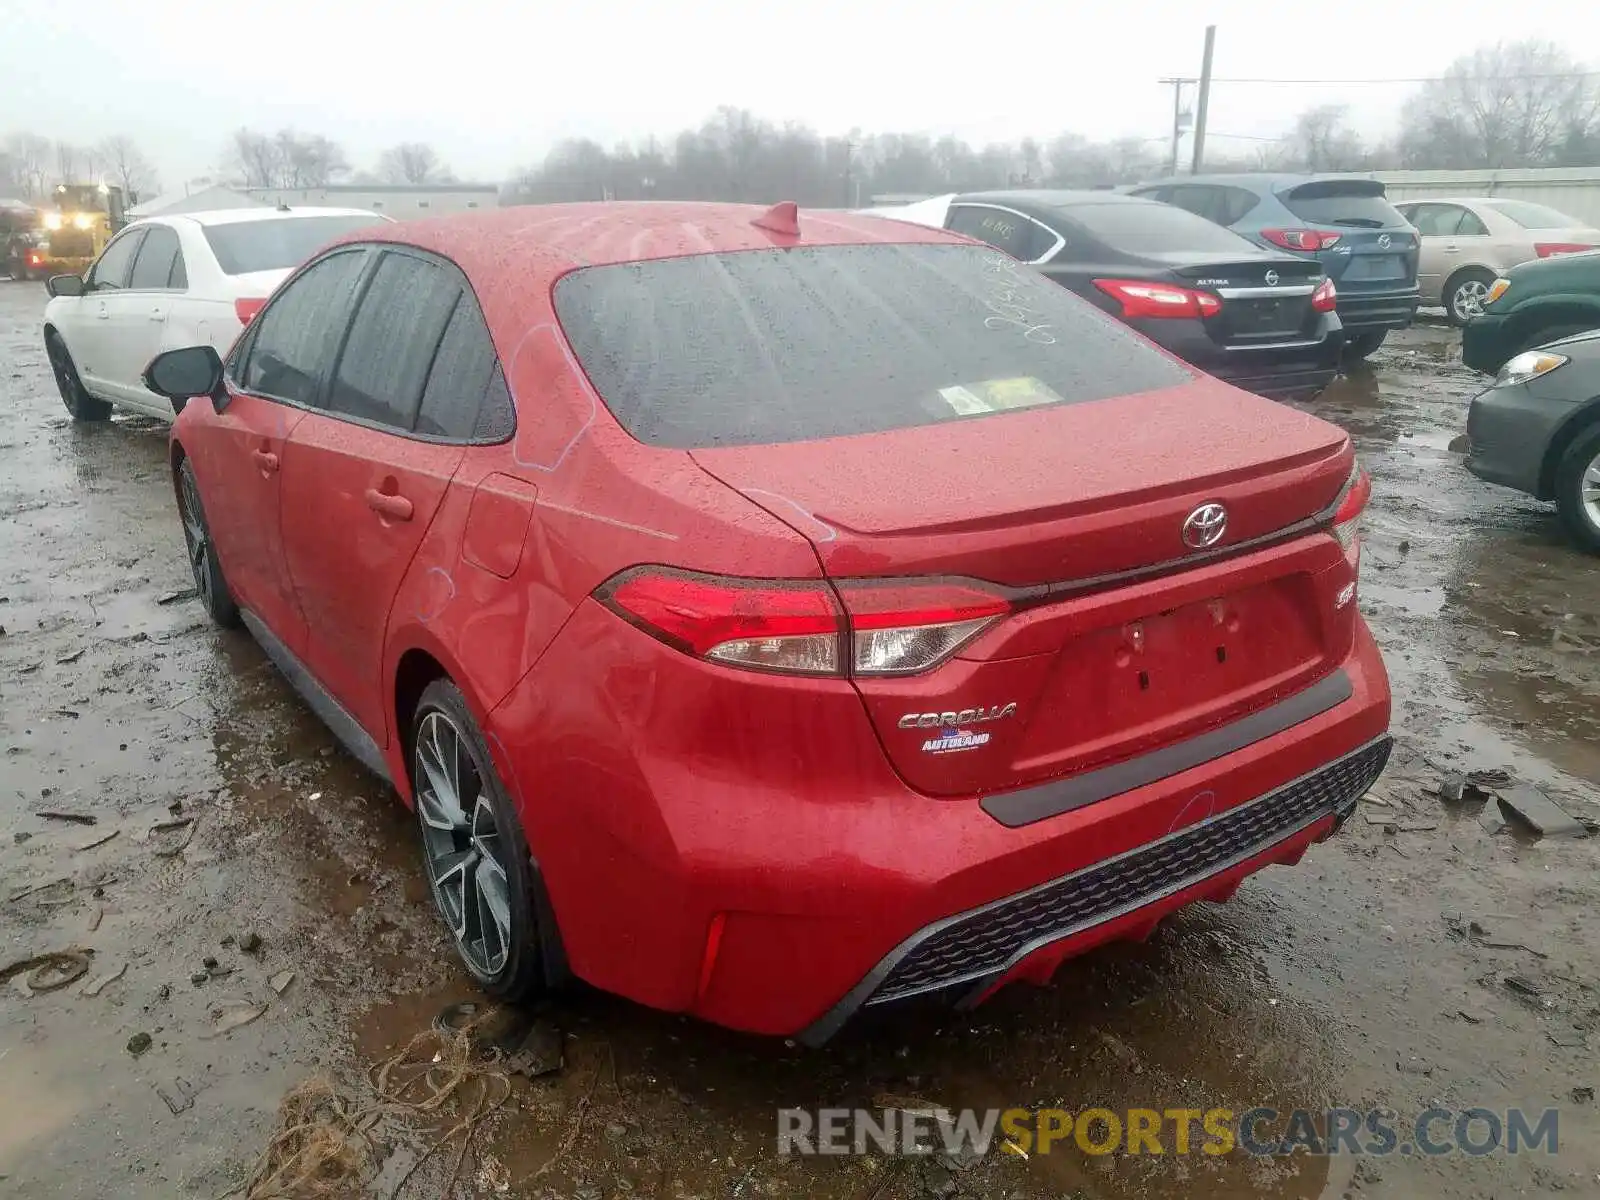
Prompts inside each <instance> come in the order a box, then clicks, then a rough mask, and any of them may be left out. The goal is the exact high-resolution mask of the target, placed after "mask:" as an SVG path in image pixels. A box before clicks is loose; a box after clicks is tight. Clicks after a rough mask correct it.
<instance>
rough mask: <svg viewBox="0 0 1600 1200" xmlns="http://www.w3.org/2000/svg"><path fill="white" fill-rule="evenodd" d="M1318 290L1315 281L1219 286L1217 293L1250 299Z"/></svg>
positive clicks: (1301, 294) (1228, 298)
mask: <svg viewBox="0 0 1600 1200" xmlns="http://www.w3.org/2000/svg"><path fill="white" fill-rule="evenodd" d="M1316 290H1317V285H1316V284H1314V283H1306V284H1299V283H1292V284H1290V285H1289V286H1288V287H1236V288H1233V287H1225V288H1218V289H1217V295H1219V296H1221V297H1222V298H1223V299H1224V300H1250V299H1259V298H1262V297H1266V296H1309V295H1311V293H1312V292H1314V291H1316Z"/></svg>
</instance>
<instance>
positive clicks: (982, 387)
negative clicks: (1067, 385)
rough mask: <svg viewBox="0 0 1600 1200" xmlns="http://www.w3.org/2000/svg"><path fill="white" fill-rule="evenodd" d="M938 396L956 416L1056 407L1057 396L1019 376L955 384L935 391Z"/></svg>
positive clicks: (1038, 384) (1026, 376)
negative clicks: (1015, 409) (1047, 405)
mask: <svg viewBox="0 0 1600 1200" xmlns="http://www.w3.org/2000/svg"><path fill="white" fill-rule="evenodd" d="M939 395H940V396H941V397H942V398H943V400H944V402H945V403H946V404H948V405H949V406H950V407H951V408H952V409H953V410H954V411H955V413H956V415H957V416H962V417H971V416H976V415H977V414H979V413H991V412H1002V411H1004V410H1006V409H1010V408H1036V407H1037V406H1039V405H1041V404H1059V403H1060V402H1061V397H1060V396H1059V395H1057V394H1056V393H1055V392H1053V391H1051V390H1050V388H1049V387H1048V386H1047V385H1046V384H1045V383H1044V382H1043V381H1042V380H1039V379H1035V378H1034V377H1033V376H1031V375H1019V376H1016V377H1015V378H1011V379H986V380H984V381H983V382H981V383H964V384H963V383H958V384H953V385H951V386H950V387H943V388H940V389H939Z"/></svg>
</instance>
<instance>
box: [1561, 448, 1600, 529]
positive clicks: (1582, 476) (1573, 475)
mask: <svg viewBox="0 0 1600 1200" xmlns="http://www.w3.org/2000/svg"><path fill="white" fill-rule="evenodd" d="M1556 510H1557V511H1558V512H1559V513H1560V514H1561V520H1562V523H1563V524H1565V525H1566V527H1567V532H1569V533H1570V534H1571V535H1572V539H1573V541H1575V542H1577V543H1578V545H1579V546H1580V547H1582V548H1583V549H1584V550H1587V551H1588V552H1589V553H1590V554H1600V421H1595V422H1591V423H1590V425H1589V427H1588V428H1587V429H1585V430H1583V431H1582V432H1581V433H1579V434H1578V437H1577V440H1576V441H1574V442H1573V443H1572V445H1570V446H1568V447H1567V452H1566V453H1565V454H1563V455H1562V456H1561V465H1560V466H1558V467H1557V468H1556Z"/></svg>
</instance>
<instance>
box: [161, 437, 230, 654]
mask: <svg viewBox="0 0 1600 1200" xmlns="http://www.w3.org/2000/svg"><path fill="white" fill-rule="evenodd" d="M176 483H177V488H178V516H179V518H180V519H181V520H182V521H183V542H184V546H185V547H186V548H187V550H188V553H189V571H190V573H191V574H192V575H193V576H194V586H195V590H196V591H198V592H199V593H200V602H201V603H202V604H204V605H205V609H206V614H207V615H208V616H209V617H210V618H211V619H212V620H213V621H215V622H216V623H217V624H218V625H220V626H222V628H224V629H237V628H238V627H239V606H238V605H237V604H236V603H234V599H233V593H232V592H231V591H229V590H228V581H227V580H226V579H225V578H224V577H223V574H222V563H221V562H220V561H219V560H218V559H217V547H216V543H215V542H213V541H212V538H211V526H210V524H209V523H208V522H207V521H206V510H205V506H204V505H203V504H202V503H201V502H200V483H199V481H198V480H197V479H195V476H194V465H193V464H192V463H191V462H190V461H189V460H188V459H187V458H186V459H184V460H183V463H182V464H181V465H180V466H179V467H178V474H177V477H176Z"/></svg>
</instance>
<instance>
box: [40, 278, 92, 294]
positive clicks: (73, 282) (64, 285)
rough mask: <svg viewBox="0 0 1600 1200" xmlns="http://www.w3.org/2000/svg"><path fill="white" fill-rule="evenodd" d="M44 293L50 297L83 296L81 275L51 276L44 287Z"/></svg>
mask: <svg viewBox="0 0 1600 1200" xmlns="http://www.w3.org/2000/svg"><path fill="white" fill-rule="evenodd" d="M44 289H45V291H47V292H49V293H50V295H51V296H81V295H83V276H82V275H52V276H50V280H49V282H48V283H46V284H45V285H44Z"/></svg>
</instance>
